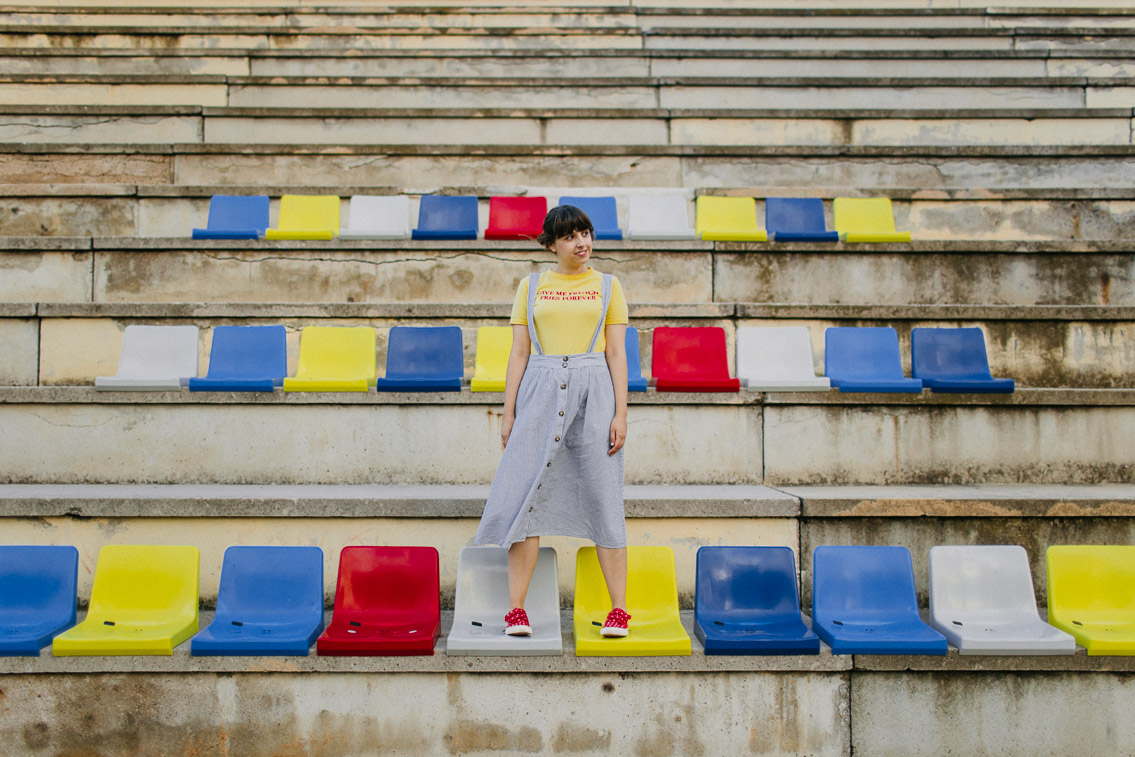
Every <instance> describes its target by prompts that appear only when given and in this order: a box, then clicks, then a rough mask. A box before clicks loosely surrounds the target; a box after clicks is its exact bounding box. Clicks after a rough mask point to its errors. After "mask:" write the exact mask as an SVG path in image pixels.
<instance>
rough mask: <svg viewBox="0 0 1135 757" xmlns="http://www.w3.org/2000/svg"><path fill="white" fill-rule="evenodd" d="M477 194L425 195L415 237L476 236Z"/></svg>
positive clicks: (456, 237) (465, 237) (413, 233)
mask: <svg viewBox="0 0 1135 757" xmlns="http://www.w3.org/2000/svg"><path fill="white" fill-rule="evenodd" d="M477 229H478V221H477V198H476V197H471V196H458V197H451V196H448V195H422V200H421V203H420V204H419V206H418V228H416V229H414V231H413V232H412V233H411V234H410V236H411V238H413V239H476V238H477Z"/></svg>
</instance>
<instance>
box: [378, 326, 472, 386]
mask: <svg viewBox="0 0 1135 757" xmlns="http://www.w3.org/2000/svg"><path fill="white" fill-rule="evenodd" d="M464 360H465V358H464V353H463V351H462V345H461V327H460V326H394V327H393V328H391V329H390V336H389V341H388V342H387V346H386V375H387V377H388V378H396V377H397V378H417V377H427V376H428V377H431V378H454V377H456V378H461V377H462V376H463V375H464V373H465V362H464Z"/></svg>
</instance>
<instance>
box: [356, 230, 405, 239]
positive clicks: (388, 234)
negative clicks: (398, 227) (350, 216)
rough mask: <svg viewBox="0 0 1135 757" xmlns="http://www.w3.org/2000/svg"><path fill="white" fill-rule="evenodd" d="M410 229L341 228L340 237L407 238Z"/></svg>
mask: <svg viewBox="0 0 1135 757" xmlns="http://www.w3.org/2000/svg"><path fill="white" fill-rule="evenodd" d="M409 236H410V232H408V231H386V230H384V229H340V230H339V238H340V239H407V238H409Z"/></svg>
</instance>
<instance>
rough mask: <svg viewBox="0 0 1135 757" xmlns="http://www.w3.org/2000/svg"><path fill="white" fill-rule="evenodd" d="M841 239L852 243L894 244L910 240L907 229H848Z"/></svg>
mask: <svg viewBox="0 0 1135 757" xmlns="http://www.w3.org/2000/svg"><path fill="white" fill-rule="evenodd" d="M843 241H845V242H851V243H853V244H860V243H871V242H875V243H878V244H895V243H903V242H910V232H909V231H849V232H847V233H846V234H844V236H843Z"/></svg>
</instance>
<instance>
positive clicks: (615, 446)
mask: <svg viewBox="0 0 1135 757" xmlns="http://www.w3.org/2000/svg"><path fill="white" fill-rule="evenodd" d="M626 441H627V419H626V418H625V417H620V416H618V415H616V416H615V418H614V420H612V421H611V448H610V449H609V450H607V454H608V455H613V454H615V453H616V452H618V451H619V450H621V449H622V448H623V444H624V443H625V442H626Z"/></svg>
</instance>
